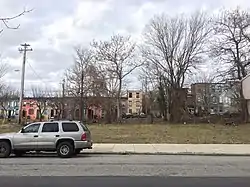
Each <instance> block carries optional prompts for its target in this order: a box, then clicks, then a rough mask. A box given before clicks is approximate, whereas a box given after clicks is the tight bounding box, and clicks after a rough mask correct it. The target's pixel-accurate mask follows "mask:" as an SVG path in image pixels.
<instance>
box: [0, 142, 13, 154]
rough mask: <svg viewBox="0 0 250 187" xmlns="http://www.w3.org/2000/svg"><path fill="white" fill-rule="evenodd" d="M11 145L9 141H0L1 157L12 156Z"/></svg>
mask: <svg viewBox="0 0 250 187" xmlns="http://www.w3.org/2000/svg"><path fill="white" fill-rule="evenodd" d="M10 153H11V146H10V144H9V143H8V142H5V141H0V158H7V157H9V156H10Z"/></svg>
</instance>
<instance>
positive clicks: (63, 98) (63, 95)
mask: <svg viewBox="0 0 250 187" xmlns="http://www.w3.org/2000/svg"><path fill="white" fill-rule="evenodd" d="M64 102H65V79H63V81H62V119H64V106H65V103H64Z"/></svg>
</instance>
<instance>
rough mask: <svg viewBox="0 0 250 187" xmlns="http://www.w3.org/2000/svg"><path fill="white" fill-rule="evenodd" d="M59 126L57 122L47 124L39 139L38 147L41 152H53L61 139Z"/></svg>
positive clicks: (43, 127)
mask: <svg viewBox="0 0 250 187" xmlns="http://www.w3.org/2000/svg"><path fill="white" fill-rule="evenodd" d="M59 134H60V133H59V124H58V123H57V122H46V123H44V124H43V125H42V130H41V132H40V133H39V136H38V138H37V146H38V149H40V150H45V149H46V150H50V149H51V150H53V149H55V148H56V141H57V139H58V138H59Z"/></svg>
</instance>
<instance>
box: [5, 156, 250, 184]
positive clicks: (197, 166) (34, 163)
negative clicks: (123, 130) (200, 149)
mask: <svg viewBox="0 0 250 187" xmlns="http://www.w3.org/2000/svg"><path fill="white" fill-rule="evenodd" d="M24 176H31V178H26V177H24ZM34 176H39V177H38V178H36V177H34ZM41 176H64V177H61V178H57V177H41ZM65 176H67V177H65ZM76 176H84V177H76ZM172 176H175V177H172ZM9 177H10V178H9ZM93 177H94V178H93ZM103 177H104V178H103ZM123 177H125V178H123ZM128 177H130V178H128ZM166 177H167V178H166ZM169 177H170V178H169ZM176 177H177V178H176ZM178 177H182V178H178ZM183 177H196V178H195V179H194V178H183ZM204 177H205V178H204ZM207 177H219V178H213V179H211V178H207ZM223 177H230V178H223ZM232 177H238V178H232ZM0 181H1V182H0V184H1V185H0V186H34V184H39V185H38V186H53V187H57V186H60V187H63V186H70V185H71V187H73V186H78V187H79V186H80V185H83V184H84V185H85V186H86V185H87V186H88V184H89V185H90V186H102V187H103V186H118V184H119V187H123V186H125V185H126V186H128V185H129V186H130V187H134V186H138V185H140V186H142V185H143V186H144V187H145V186H164V185H165V184H169V185H170V186H185V187H186V186H192V187H196V186H197V187H201V186H217V184H218V186H221V185H223V186H224V185H225V186H227V187H231V186H232V187H233V186H238V187H240V186H250V157H240V156H239V157H223V156H217V157H215V156H214V157H212V156H174V155H172V156H164V155H159V156H153V155H148V156H146V155H145V156H143V155H116V156H115V155H85V154H82V155H80V156H78V157H76V158H71V159H60V158H57V157H56V155H41V156H26V157H23V158H15V157H12V158H9V159H0ZM35 181H37V182H35ZM48 184H50V185H48ZM111 184H112V185H111ZM150 184H151V185H150ZM205 184H206V185H205ZM215 184H216V185H215ZM236 184H237V185H236Z"/></svg>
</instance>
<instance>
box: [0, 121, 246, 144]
mask: <svg viewBox="0 0 250 187" xmlns="http://www.w3.org/2000/svg"><path fill="white" fill-rule="evenodd" d="M88 127H89V129H90V130H91V132H92V137H93V140H94V142H95V143H177V144H178V143H179V144H186V143H190V144H192V143H194V144H210V143H213V144H221V143H223V144H225V143H230V144H233V143H235V144H239V143H250V124H249V125H239V126H224V125H206V124H200V125H157V124H154V125H131V124H129V125H128V124H122V125H89V126H88ZM20 128H21V127H20V126H15V125H5V124H4V125H0V133H5V132H17V131H18V130H19V129H20Z"/></svg>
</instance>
